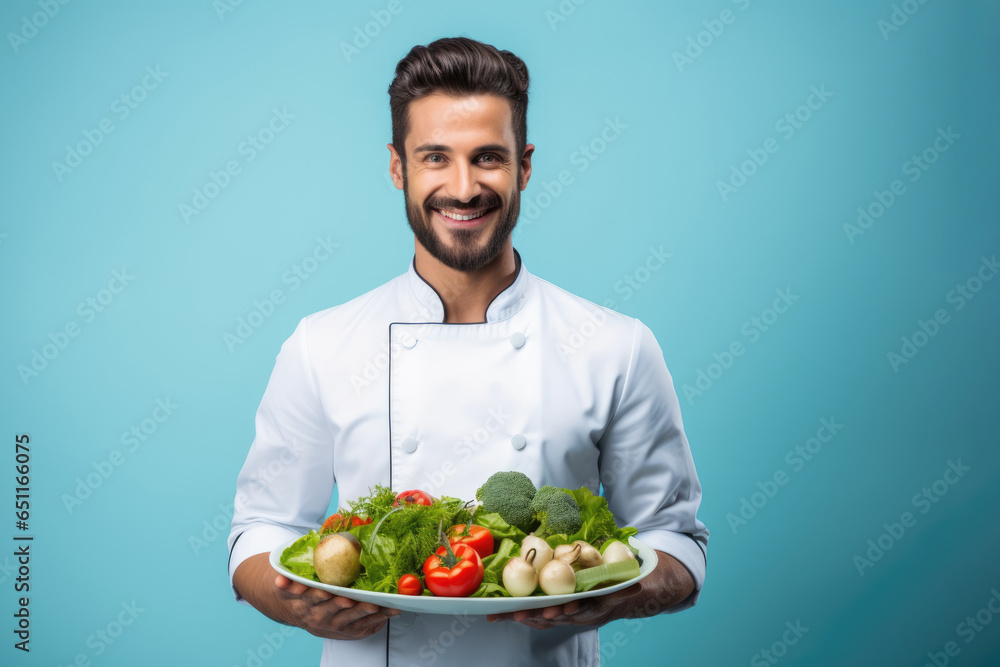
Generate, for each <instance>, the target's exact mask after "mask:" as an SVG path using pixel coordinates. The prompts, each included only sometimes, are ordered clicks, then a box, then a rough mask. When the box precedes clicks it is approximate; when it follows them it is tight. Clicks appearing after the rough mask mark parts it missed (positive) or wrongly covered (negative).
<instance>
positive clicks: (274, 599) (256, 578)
mask: <svg viewBox="0 0 1000 667" xmlns="http://www.w3.org/2000/svg"><path fill="white" fill-rule="evenodd" d="M233 584H234V585H235V586H236V590H238V591H239V592H240V595H242V596H243V597H244V599H246V601H247V602H249V603H250V604H252V605H253V606H254V607H256V608H257V610H258V611H260V612H261V613H263V614H264V615H265V616H267V617H269V618H271V619H273V620H275V621H278V622H280V623H286V624H288V625H294V626H296V627H299V628H302V629H303V630H305V631H306V632H308V633H310V634H313V635H316V636H317V637H324V638H327V639H364V638H365V637H369V636H371V635H373V634H375V633H376V632H378V631H379V630H381V629H382V628H384V627H385V624H386V623H388V622H389V619H390V618H392V617H393V616H395V615H397V614H398V613H399V610H398V609H388V608H386V607H379V606H377V605H374V604H371V603H369V602H358V601H356V600H351V599H349V598H345V597H341V596H339V595H334V594H333V593H329V592H327V591H324V590H320V589H318V588H310V587H309V586H306V585H305V584H300V583H298V582H297V581H292V580H291V579H288V578H287V577H284V576H282V575H280V574H275V572H274V570H273V569H272V568H271V566H270V564H269V563H268V554H257V555H256V556H251V557H250V558H248V559H246V560H245V561H243V562H242V563H240V566H239V567H238V568H237V569H236V572H235V573H234V576H233Z"/></svg>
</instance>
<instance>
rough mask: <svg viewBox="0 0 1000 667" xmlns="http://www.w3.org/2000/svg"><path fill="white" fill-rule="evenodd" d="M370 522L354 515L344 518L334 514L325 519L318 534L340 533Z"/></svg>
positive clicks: (341, 515)
mask: <svg viewBox="0 0 1000 667" xmlns="http://www.w3.org/2000/svg"><path fill="white" fill-rule="evenodd" d="M371 522H372V520H371V519H370V518H368V517H365V518H361V517H360V516H357V515H356V514H350V515H348V516H346V517H345V516H344V515H343V514H341V513H340V512H337V513H336V514H331V515H330V516H328V517H327V519H326V521H324V522H323V526H322V528H320V529H319V532H320V533H321V534H322V533H340V532H342V531H345V530H347V529H348V528H354V527H355V526H363V525H365V524H366V523H371Z"/></svg>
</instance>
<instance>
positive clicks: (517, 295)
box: [228, 251, 708, 667]
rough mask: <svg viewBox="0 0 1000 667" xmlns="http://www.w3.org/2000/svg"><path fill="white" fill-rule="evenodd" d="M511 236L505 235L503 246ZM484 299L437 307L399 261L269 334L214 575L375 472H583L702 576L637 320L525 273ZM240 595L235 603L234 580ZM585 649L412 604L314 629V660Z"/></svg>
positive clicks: (679, 441) (663, 396)
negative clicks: (252, 422)
mask: <svg viewBox="0 0 1000 667" xmlns="http://www.w3.org/2000/svg"><path fill="white" fill-rule="evenodd" d="M515 252H516V251H515ZM516 260H517V267H518V269H517V275H516V277H515V279H514V282H513V283H512V284H511V285H510V286H509V287H507V288H506V289H505V290H504V291H503V292H501V293H500V294H499V295H498V296H497V297H496V298H495V299H494V300H493V301H492V302H491V303H490V305H489V307H488V308H487V310H486V321H485V322H483V323H474V324H445V323H444V322H443V320H444V306H443V303H442V301H441V299H440V297H439V295H438V294H437V292H436V291H435V290H434V288H433V287H431V285H430V284H428V283H427V282H426V281H424V280H423V278H422V277H421V276H420V275H419V274H418V273H417V271H416V268H415V265H414V264H413V263H412V262H411V264H410V268H409V271H408V272H407V273H405V274H403V275H401V276H399V277H397V278H395V279H393V280H391V281H389V282H388V283H386V284H384V285H382V286H381V287H378V288H376V289H374V290H372V291H370V292H368V293H367V294H364V295H362V296H359V297H357V298H355V299H353V300H351V301H348V302H347V303H345V304H342V305H340V306H336V307H334V308H330V309H328V310H324V311H321V312H318V313H315V314H313V315H310V316H308V317H306V318H304V319H303V320H302V321H301V322H300V323H299V325H298V327H297V328H296V329H295V331H294V333H293V334H292V335H291V337H290V338H288V340H286V341H285V343H284V344H283V345H282V347H281V352H280V353H279V354H278V357H277V361H276V363H275V367H274V370H273V372H272V374H271V378H270V381H269V382H268V385H267V389H266V390H265V392H264V396H263V399H262V400H261V403H260V407H259V409H258V411H257V417H256V436H255V438H254V441H253V445H252V446H251V448H250V452H249V454H248V456H247V459H246V463H245V464H244V466H243V469H242V471H241V472H240V475H239V478H238V481H237V495H236V500H235V503H234V506H235V510H234V516H233V522H232V531H231V533H230V535H229V541H228V542H229V548H230V560H229V575H230V583H231V582H232V574H233V572H234V571H235V570H236V568H237V566H239V564H240V563H242V562H243V561H244V560H245V559H246V558H248V557H250V556H252V555H255V554H259V553H262V552H270V551H271V550H272V549H274V548H275V547H276V546H278V545H279V544H281V543H283V542H284V541H287V540H289V539H291V538H294V537H298V536H300V535H302V534H304V533H306V532H308V531H309V530H311V529H315V528H317V527H318V525H319V524H320V523H321V522H322V521H323V519H324V518H325V514H326V512H327V509H328V506H329V503H330V500H331V496H332V493H333V490H334V486H335V485H336V486H337V488H338V490H339V494H340V495H339V498H340V499H341V500H340V504H341V505H346V503H347V501H349V500H353V499H355V498H357V497H359V496H362V495H365V494H366V493H367V492H368V491H369V489H370V487H372V486H373V485H375V484H376V483H380V484H384V485H388V486H391V487H392V488H393V489H394V490H397V491H402V490H407V489H422V490H424V491H427V492H429V493H431V494H432V495H449V496H454V497H459V498H464V499H472V498H474V497H475V492H476V489H477V488H479V486H480V485H482V483H483V482H485V481H486V479H487V478H488V477H489V476H490V475H491V474H493V473H494V472H497V471H500V470H519V471H521V472H523V473H525V474H526V475H528V477H530V478H531V479H532V481H534V483H535V484H536V486H539V487H540V486H542V485H545V484H551V485H553V486H558V487H565V488H579V487H581V486H587V487H589V488H590V489H591V491H593V492H594V493H597V492H598V490H599V485H601V484H603V487H604V494H605V496H606V497H607V499H608V504H609V506H610V508H611V510H612V512H613V513H614V515H615V519H616V521H617V522H618V524H619V525H630V526H635V527H636V528H638V529H639V534H638V536H637V537H638V538H639V539H640V540H642V541H643V542H645V543H646V544H648V545H649V546H650V547H652V548H654V549H658V550H660V551H663V552H665V553H668V554H670V555H672V556H673V557H675V558H676V559H677V560H679V561H680V562H681V563H683V564H684V566H685V567H686V568H687V569H688V570H689V571H690V572H691V575H692V577H693V579H694V581H695V593H694V594H693V595H692V596H691V597H690V598H689V599H687V600H685V601H684V602H683V603H681V604H679V605H677V606H676V607H673V608H672V609H670V610H669V611H671V612H674V611H680V610H681V609H685V608H687V607H690V606H692V605H693V604H694V603H695V601H696V600H697V598H698V595H699V593H700V591H701V588H702V584H703V582H704V578H705V553H706V546H707V543H708V530H707V529H706V528H705V525H704V524H703V523H702V522H701V521H699V520H698V519H697V518H696V512H697V510H698V505H699V503H700V501H701V484H700V483H699V481H698V476H697V473H696V471H695V467H694V463H693V461H692V458H691V451H690V448H689V446H688V442H687V438H686V437H685V435H684V430H683V426H682V424H681V414H680V406H679V404H678V401H677V395H676V393H675V392H674V388H673V383H672V380H671V377H670V374H669V373H668V371H667V367H666V364H665V363H664V360H663V354H662V352H661V350H660V348H659V346H658V345H657V343H656V339H655V338H654V337H653V334H652V332H651V331H650V330H649V328H648V327H646V326H645V325H644V324H642V323H641V322H640V321H639V320H637V319H635V318H631V317H626V316H624V315H621V314H619V313H617V312H614V311H612V310H609V309H606V308H602V307H600V306H597V305H595V304H593V303H590V302H588V301H586V300H584V299H581V298H579V297H577V296H574V295H572V294H569V293H568V292H566V291H564V290H562V289H560V288H558V287H556V286H554V285H552V284H551V283H549V282H546V281H544V280H542V279H540V278H537V277H535V276H534V275H532V274H530V273H528V271H527V269H525V267H524V266H523V265H522V263H521V258H520V255H519V254H517V255H516ZM234 593H236V598H237V600H240V601H241V602H243V603H244V604H246V602H245V601H243V600H242V599H241V598H240V596H239V593H238V592H236V591H235V589H234ZM599 663H600V655H599V644H598V637H597V631H596V630H595V629H585V628H579V627H574V626H567V627H558V628H552V629H548V630H536V629H533V628H529V627H527V626H525V625H523V624H520V623H516V622H511V621H504V622H500V623H487V622H486V620H485V617H476V616H449V615H435V614H413V613H408V612H403V613H401V614H399V615H398V616H396V617H394V618H392V619H391V620H390V621H389V624H388V625H387V626H386V628H384V629H383V630H381V631H380V632H378V633H376V634H375V635H372V636H371V637H367V638H365V639H361V640H356V641H340V640H332V639H324V640H323V655H322V660H321V663H320V664H321V666H322V667H331V666H332V665H335V664H338V665H343V664H348V665H352V666H353V667H369V666H372V667H374V666H375V665H379V666H383V665H391V666H393V667H397V666H399V667H405V666H409V665H425V664H426V665H429V664H436V665H446V666H447V665H461V666H462V667H465V666H467V665H469V664H474V665H477V667H486V666H488V665H498V666H501V665H502V666H503V667H510V666H512V665H535V664H556V665H566V666H570V665H572V666H573V667H577V666H580V665H598V664H599Z"/></svg>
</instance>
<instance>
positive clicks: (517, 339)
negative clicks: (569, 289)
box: [510, 331, 524, 449]
mask: <svg viewBox="0 0 1000 667" xmlns="http://www.w3.org/2000/svg"><path fill="white" fill-rule="evenodd" d="M510 344H511V345H513V346H514V347H515V348H517V349H520V348H521V346H522V345H524V334H523V333H521V332H520V331H515V332H514V333H512V334H511V335H510ZM518 449H520V447H519V448H518Z"/></svg>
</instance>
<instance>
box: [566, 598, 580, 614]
mask: <svg viewBox="0 0 1000 667" xmlns="http://www.w3.org/2000/svg"><path fill="white" fill-rule="evenodd" d="M578 611H580V601H579V600H573V601H572V602H567V603H566V604H564V605H563V613H564V614H575V613H576V612H578Z"/></svg>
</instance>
